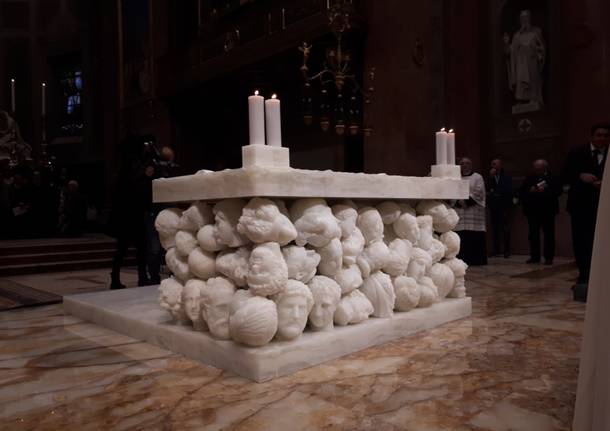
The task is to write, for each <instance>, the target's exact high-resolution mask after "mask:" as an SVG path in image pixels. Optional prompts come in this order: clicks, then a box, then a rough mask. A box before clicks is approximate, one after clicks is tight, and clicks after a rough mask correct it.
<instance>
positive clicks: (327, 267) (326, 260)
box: [318, 238, 343, 277]
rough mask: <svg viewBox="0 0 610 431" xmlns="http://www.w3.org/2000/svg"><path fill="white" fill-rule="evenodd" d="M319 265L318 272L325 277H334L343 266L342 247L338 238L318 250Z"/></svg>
mask: <svg viewBox="0 0 610 431" xmlns="http://www.w3.org/2000/svg"><path fill="white" fill-rule="evenodd" d="M318 253H319V254H320V258H321V259H320V264H319V265H318V272H319V273H320V274H322V275H325V276H327V277H334V276H335V275H336V274H337V272H338V271H339V270H340V269H341V266H342V265H343V247H342V246H341V240H339V238H333V239H332V240H331V241H330V242H329V243H328V244H326V245H325V246H324V247H320V248H319V249H318Z"/></svg>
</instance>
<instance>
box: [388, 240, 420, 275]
mask: <svg viewBox="0 0 610 431" xmlns="http://www.w3.org/2000/svg"><path fill="white" fill-rule="evenodd" d="M388 249H389V250H390V254H389V257H388V261H387V262H386V264H385V266H384V267H383V270H384V272H386V273H387V274H389V275H391V276H393V277H397V276H399V275H403V274H404V273H406V272H407V267H408V266H409V260H411V252H412V251H413V245H411V242H410V241H409V240H406V239H401V238H396V239H395V240H393V241H392V242H391V243H390V244H389V245H388Z"/></svg>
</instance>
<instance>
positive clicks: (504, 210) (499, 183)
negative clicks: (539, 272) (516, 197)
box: [487, 159, 513, 257]
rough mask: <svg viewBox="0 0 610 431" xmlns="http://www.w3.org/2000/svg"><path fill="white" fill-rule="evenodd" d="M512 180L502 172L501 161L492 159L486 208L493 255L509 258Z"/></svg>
mask: <svg viewBox="0 0 610 431" xmlns="http://www.w3.org/2000/svg"><path fill="white" fill-rule="evenodd" d="M512 204H513V179H512V178H511V177H510V176H509V175H507V174H506V173H505V172H504V169H503V168H502V160H500V159H493V160H492V161H491V169H490V170H489V176H488V178H487V206H488V207H489V215H490V222H491V232H492V235H493V255H500V254H503V255H504V257H509V256H510V225H509V221H510V220H509V216H510V209H511V207H512Z"/></svg>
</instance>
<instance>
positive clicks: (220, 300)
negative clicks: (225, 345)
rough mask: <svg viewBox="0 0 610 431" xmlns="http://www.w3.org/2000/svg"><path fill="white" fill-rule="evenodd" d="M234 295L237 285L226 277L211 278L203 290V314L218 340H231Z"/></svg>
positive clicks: (211, 331)
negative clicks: (230, 330) (230, 314)
mask: <svg viewBox="0 0 610 431" xmlns="http://www.w3.org/2000/svg"><path fill="white" fill-rule="evenodd" d="M234 294H235V285H234V284H233V283H232V282H231V281H229V280H228V279H226V278H224V277H214V278H210V279H209V280H208V281H207V283H206V285H205V287H204V288H203V289H201V305H202V311H201V314H202V316H203V318H204V320H205V321H206V322H207V324H208V327H209V328H210V333H211V334H212V335H213V336H214V337H216V338H220V339H222V340H228V339H229V305H230V303H231V300H232V299H233V295H234Z"/></svg>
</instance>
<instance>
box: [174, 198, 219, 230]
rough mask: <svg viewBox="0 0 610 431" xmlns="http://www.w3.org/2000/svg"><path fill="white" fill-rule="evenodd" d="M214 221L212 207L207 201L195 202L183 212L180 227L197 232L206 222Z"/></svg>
mask: <svg viewBox="0 0 610 431" xmlns="http://www.w3.org/2000/svg"><path fill="white" fill-rule="evenodd" d="M212 223H214V215H213V214H212V208H211V207H210V206H209V205H208V204H206V203H205V202H194V203H193V204H192V205H191V206H190V207H189V208H188V209H187V210H186V211H184V212H183V213H182V217H181V220H180V227H181V229H183V230H186V231H189V232H197V231H198V230H199V229H201V228H202V227H203V226H205V225H206V224H212Z"/></svg>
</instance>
